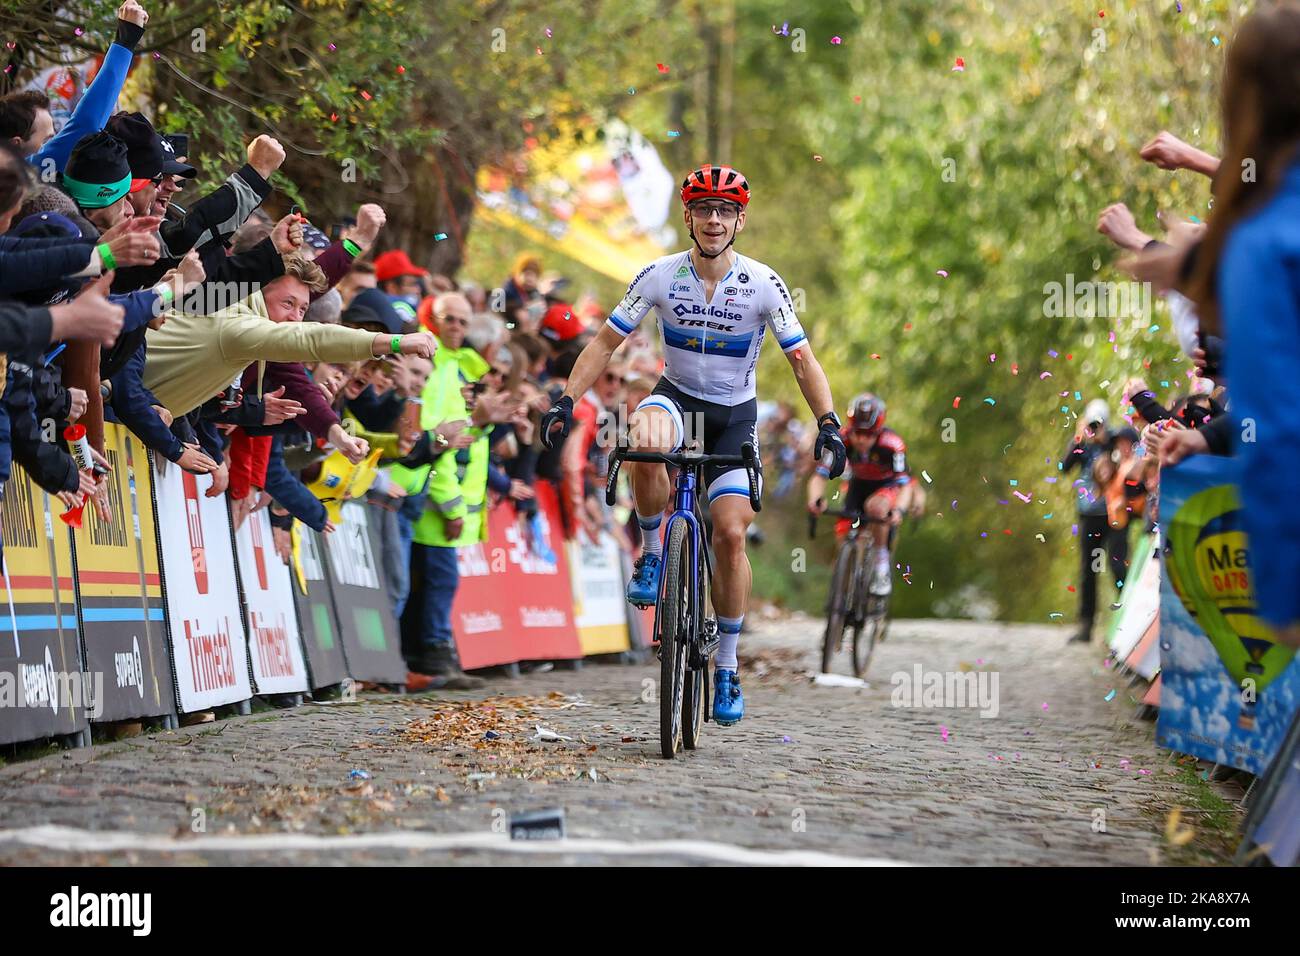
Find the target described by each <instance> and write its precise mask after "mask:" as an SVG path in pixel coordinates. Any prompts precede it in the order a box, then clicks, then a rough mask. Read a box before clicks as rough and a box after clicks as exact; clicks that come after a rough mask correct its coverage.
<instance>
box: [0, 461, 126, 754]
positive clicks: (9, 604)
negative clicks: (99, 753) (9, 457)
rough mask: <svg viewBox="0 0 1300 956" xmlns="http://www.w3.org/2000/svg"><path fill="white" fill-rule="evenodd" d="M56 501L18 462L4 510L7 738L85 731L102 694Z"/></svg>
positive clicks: (2, 724) (1, 624)
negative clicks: (92, 675)
mask: <svg viewBox="0 0 1300 956" xmlns="http://www.w3.org/2000/svg"><path fill="white" fill-rule="evenodd" d="M52 505H53V512H54V513H51V502H50V500H49V498H48V496H46V495H45V493H44V492H42V491H41V489H40V488H38V487H37V486H36V485H34V484H33V483H32V482H31V481H30V480H29V479H28V477H27V475H26V473H24V472H23V470H22V469H21V468H20V467H19V466H18V465H17V464H15V465H14V466H13V473H12V474H11V475H10V478H9V481H8V482H6V483H5V486H4V507H3V509H2V510H0V520H2V521H3V527H2V528H0V534H2V535H3V540H4V586H5V606H4V607H3V608H0V743H14V742H17V741H21V740H35V739H38V738H41V737H48V736H52V735H55V734H71V733H78V732H80V731H82V730H85V729H86V727H87V722H86V718H87V708H88V707H89V705H90V701H92V700H94V699H98V698H99V697H101V696H102V694H97V693H96V688H95V687H94V686H93V682H91V681H88V680H87V678H86V676H85V675H84V674H83V673H82V668H81V659H80V653H79V648H78V646H77V645H78V640H77V614H76V605H75V602H74V595H73V587H72V556H71V546H70V545H69V544H68V529H67V526H66V525H64V524H63V522H61V521H59V519H58V517H57V514H58V513H60V512H62V511H63V506H62V505H61V504H60V503H59V502H58V501H57V500H56V501H54V502H53V503H52Z"/></svg>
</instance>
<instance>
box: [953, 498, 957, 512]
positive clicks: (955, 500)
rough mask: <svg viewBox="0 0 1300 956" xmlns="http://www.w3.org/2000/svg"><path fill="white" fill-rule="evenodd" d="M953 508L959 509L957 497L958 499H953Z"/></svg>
mask: <svg viewBox="0 0 1300 956" xmlns="http://www.w3.org/2000/svg"><path fill="white" fill-rule="evenodd" d="M952 510H953V511H956V510H957V499H956V498H954V499H952Z"/></svg>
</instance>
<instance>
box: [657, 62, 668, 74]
mask: <svg viewBox="0 0 1300 956" xmlns="http://www.w3.org/2000/svg"><path fill="white" fill-rule="evenodd" d="M655 66H657V67H659V72H660V73H667V72H668V65H667V64H666V63H656V64H655Z"/></svg>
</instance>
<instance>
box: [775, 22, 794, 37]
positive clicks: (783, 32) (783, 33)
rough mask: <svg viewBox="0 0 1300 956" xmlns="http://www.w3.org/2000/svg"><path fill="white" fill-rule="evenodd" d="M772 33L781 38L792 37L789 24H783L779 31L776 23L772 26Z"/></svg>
mask: <svg viewBox="0 0 1300 956" xmlns="http://www.w3.org/2000/svg"><path fill="white" fill-rule="evenodd" d="M772 32H773V33H774V34H776V35H777V36H779V37H788V36H789V35H790V24H789V23H788V22H786V23H783V24H781V27H780V29H777V26H776V24H775V23H774V24H772Z"/></svg>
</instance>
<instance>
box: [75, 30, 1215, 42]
mask: <svg viewBox="0 0 1300 956" xmlns="http://www.w3.org/2000/svg"><path fill="white" fill-rule="evenodd" d="M72 32H73V34H74V35H76V36H81V35H82V34H83V33H85V32H86V31H85V30H83V29H81V27H77V29H75V30H73V31H72ZM1214 42H1215V43H1218V42H1219V41H1218V40H1215V41H1214Z"/></svg>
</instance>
